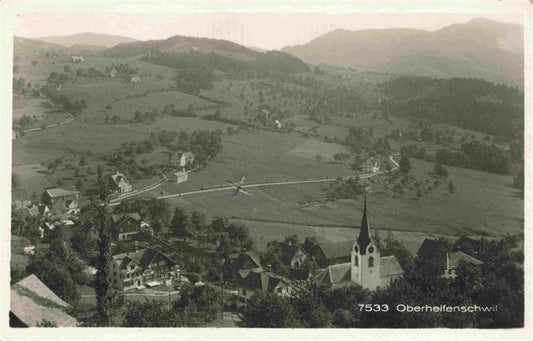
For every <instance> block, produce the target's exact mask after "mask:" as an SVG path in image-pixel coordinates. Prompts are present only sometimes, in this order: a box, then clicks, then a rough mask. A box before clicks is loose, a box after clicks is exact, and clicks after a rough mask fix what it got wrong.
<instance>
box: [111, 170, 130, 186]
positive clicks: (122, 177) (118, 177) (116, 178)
mask: <svg viewBox="0 0 533 341" xmlns="http://www.w3.org/2000/svg"><path fill="white" fill-rule="evenodd" d="M110 177H111V179H112V180H113V182H114V183H115V184H117V185H118V184H119V183H120V182H121V181H122V180H123V181H124V182H126V183H127V184H129V183H130V181H129V180H128V178H126V176H125V175H124V174H122V173H119V172H117V173H116V174H111V175H110Z"/></svg>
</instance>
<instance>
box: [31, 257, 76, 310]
mask: <svg viewBox="0 0 533 341" xmlns="http://www.w3.org/2000/svg"><path fill="white" fill-rule="evenodd" d="M26 272H27V273H28V274H34V275H35V276H37V277H38V278H39V279H40V280H41V281H43V283H44V284H46V286H47V287H49V288H50V289H51V290H52V291H53V292H54V293H55V294H56V295H58V296H59V297H61V298H62V299H64V300H65V301H67V302H69V303H71V304H73V303H76V302H77V301H78V300H79V299H80V293H79V291H78V287H77V286H76V283H75V282H74V281H73V279H72V276H71V275H70V273H69V272H68V270H67V269H66V268H65V267H63V266H61V264H56V263H53V262H52V261H50V260H48V259H45V258H42V257H39V258H36V259H35V260H34V261H32V262H31V263H30V264H29V265H28V266H27V267H26Z"/></svg>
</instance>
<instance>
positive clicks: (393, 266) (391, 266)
mask: <svg viewBox="0 0 533 341" xmlns="http://www.w3.org/2000/svg"><path fill="white" fill-rule="evenodd" d="M403 273H404V271H403V268H402V266H401V265H400V263H398V260H397V259H396V256H385V257H381V258H380V259H379V276H380V277H387V276H393V275H401V274H403Z"/></svg>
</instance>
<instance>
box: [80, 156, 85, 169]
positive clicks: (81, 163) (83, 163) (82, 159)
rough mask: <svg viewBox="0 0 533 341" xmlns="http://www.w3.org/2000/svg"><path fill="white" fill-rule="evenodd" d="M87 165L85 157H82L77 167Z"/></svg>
mask: <svg viewBox="0 0 533 341" xmlns="http://www.w3.org/2000/svg"><path fill="white" fill-rule="evenodd" d="M86 164H87V157H86V156H85V155H83V156H82V157H81V158H80V162H79V165H80V166H82V167H83V166H85V165H86Z"/></svg>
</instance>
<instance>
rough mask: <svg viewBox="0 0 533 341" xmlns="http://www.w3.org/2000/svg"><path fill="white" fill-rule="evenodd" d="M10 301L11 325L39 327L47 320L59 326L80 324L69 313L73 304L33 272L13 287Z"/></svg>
mask: <svg viewBox="0 0 533 341" xmlns="http://www.w3.org/2000/svg"><path fill="white" fill-rule="evenodd" d="M10 301H11V302H10V308H9V325H10V327H38V326H39V323H42V322H43V321H45V320H46V321H49V322H51V323H53V324H55V325H56V326H58V327H77V326H78V321H77V320H76V319H75V318H74V317H72V316H70V315H69V312H70V311H72V306H71V305H70V304H68V303H67V302H65V301H63V300H62V299H61V298H59V297H58V296H57V295H56V294H55V293H54V292H53V291H52V290H50V288H48V287H47V286H46V285H45V284H44V283H43V282H42V281H41V280H40V279H39V278H37V276H35V275H33V274H32V275H30V276H28V277H26V278H24V279H23V280H21V281H19V282H17V283H16V284H14V285H13V286H12V287H11V300H10Z"/></svg>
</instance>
